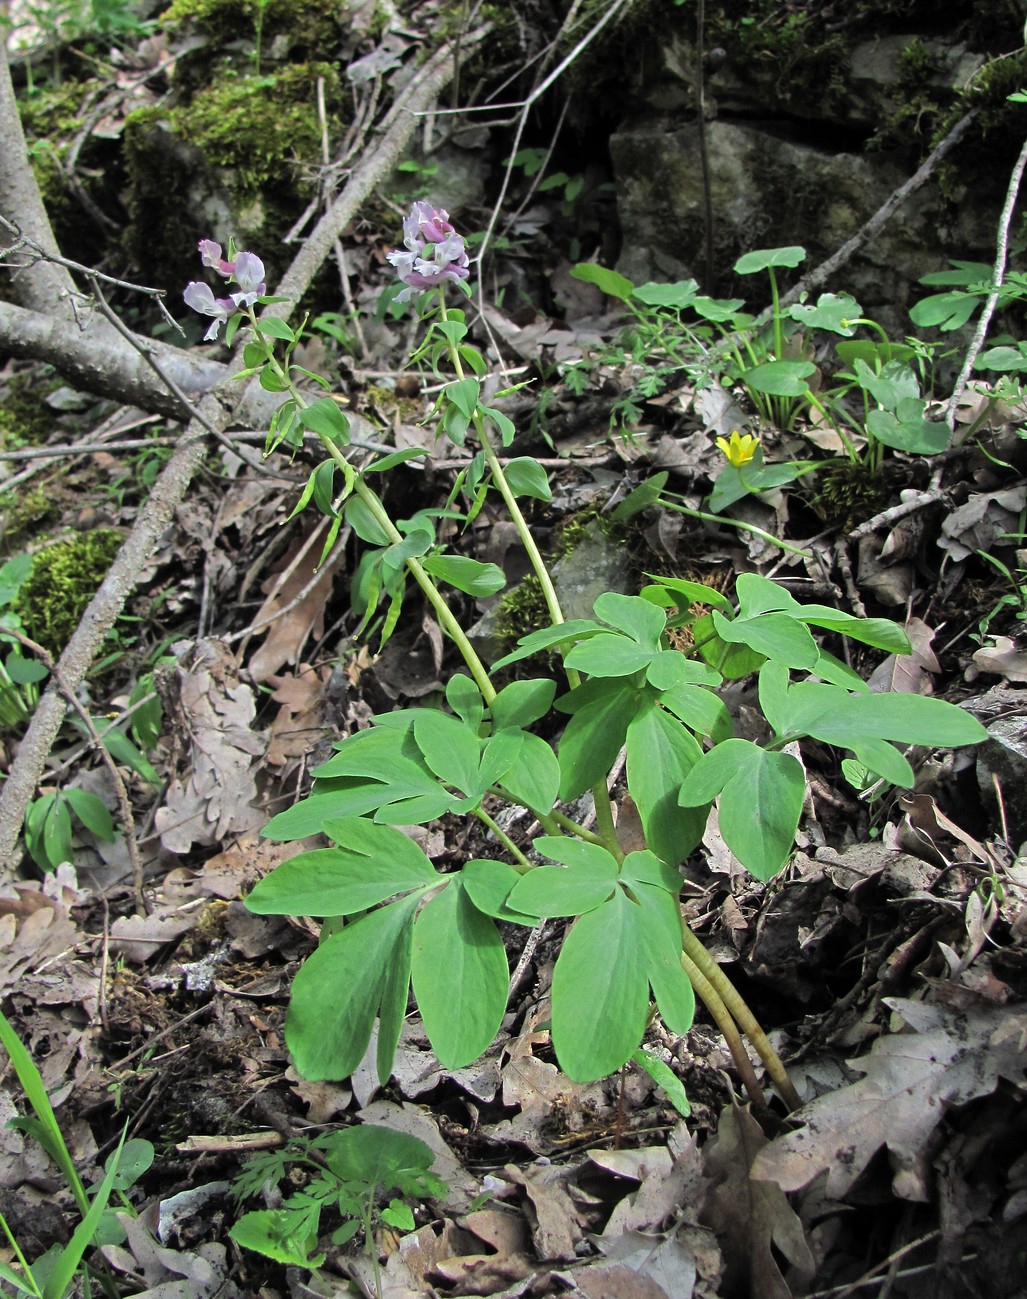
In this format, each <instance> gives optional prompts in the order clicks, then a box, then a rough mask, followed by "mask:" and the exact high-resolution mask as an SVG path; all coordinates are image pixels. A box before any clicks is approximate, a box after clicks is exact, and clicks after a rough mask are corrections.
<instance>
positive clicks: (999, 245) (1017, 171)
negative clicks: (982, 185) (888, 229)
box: [945, 140, 1027, 434]
mask: <svg viewBox="0 0 1027 1299" xmlns="http://www.w3.org/2000/svg"><path fill="white" fill-rule="evenodd" d="M1024 167H1027V140H1025V141H1024V145H1023V148H1022V149H1021V150H1020V156H1019V157H1018V158H1017V160H1016V163H1015V164H1014V166H1013V170H1012V174H1011V175H1010V177H1009V188H1008V190H1007V191H1006V201H1005V203H1004V204H1003V205H1002V213H1001V215H1000V217H999V222H998V237H997V240H996V246H995V267H994V270H993V271H992V275H991V289H990V291H989V293H988V297H987V300H986V301H985V303H984V310H983V311H982V312H981V318H980V320H978V322H977V328H976V329H975V330H974V336H973V338H972V339H971V340H970V346H969V347H968V348H967V350H966V356H965V358H964V360H963V368H962V369H961V370H960V372H959V377H958V378H957V379H956V385H955V387H954V388H953V389H952V396H951V397H950V398H949V401H948V409H947V410H946V412H945V423H946V424H947V425H948V429H949V433H950V434H951V433H954V432H955V431H956V408H957V406H958V405H959V400H960V398H961V397H962V395H963V393H964V392H965V391H966V385H967V381H968V379H969V378H970V372H971V371H972V370H973V367H974V361H976V360H977V357H978V355H979V353H980V350H981V348H982V347H983V346H984V340H985V338H986V337H987V334H988V326H989V325H990V324H991V318H992V316H993V315H994V314H995V307H996V306H997V305H998V296H999V293H1000V292H1001V291H1002V284H1003V281H1004V280H1005V276H1006V261H1007V259H1008V256H1009V226H1010V223H1011V222H1012V220H1013V209H1014V208H1015V207H1016V199H1017V195H1018V194H1019V192H1020V182H1021V180H1022V179H1023V171H1024Z"/></svg>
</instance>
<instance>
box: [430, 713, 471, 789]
mask: <svg viewBox="0 0 1027 1299" xmlns="http://www.w3.org/2000/svg"><path fill="white" fill-rule="evenodd" d="M414 738H415V739H416V741H417V747H418V748H419V749H420V750H421V752H422V754H423V755H424V760H425V762H426V763H427V764H428V766H429V767H430V768H431V770H432V771H433V772H434V773H435V775H436V776H438V777H439V779H440V780H445V781H448V783H449V784H451V785H455V786H456V788H457V789H459V790H462V791H463V792H464V793H465V794H470V793H472V792H474V791H475V790H476V789H477V785H478V766H479V759H480V755H481V745H480V743H479V740H478V735H477V730H476V728H475V729H472V728H471V727H469V726H467V725H466V724H465V723H464V722H462V721H460V720H459V719H458V718H456V717H450V716H449V715H448V714H447V713H438V712H435V711H434V710H432V709H428V708H425V709H422V710H421V711H420V712H419V713H418V714H417V717H416V718H415V720H414Z"/></svg>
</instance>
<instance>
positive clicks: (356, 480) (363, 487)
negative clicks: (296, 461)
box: [250, 308, 496, 704]
mask: <svg viewBox="0 0 1027 1299" xmlns="http://www.w3.org/2000/svg"><path fill="white" fill-rule="evenodd" d="M250 313H251V321H252V324H253V329H254V334H255V336H256V338H257V339H258V340H259V341H260V342H261V343H262V344H263V347H264V351H265V353H266V354H267V359H268V365H269V366H270V368H271V370H272V372H273V373H274V374H275V375H276V376H277V377H278V378H279V379H280V380H282V382H283V383H285V384H286V385H287V386H288V390H289V395H290V396H291V397H292V399H293V401H295V402H296V405H297V406H298V407H299V408H300V410H305V409H306V407H307V406H308V405H309V403H308V402H307V401H306V399H305V398H304V396H303V394H302V393H301V392H300V391H299V390H298V389H297V387H296V385H295V384H294V383H293V381H292V377H291V375H290V374H289V373H288V372H287V371H286V370H285V368H284V367H283V366H282V365H281V364H280V363H279V361H278V359H277V358H276V356H275V354H274V348H273V347H272V346H271V345H270V344H269V343H268V341H267V339H266V338H265V337H264V335H263V334H262V333H261V332H260V323H259V321H258V320H257V319H256V317H255V316H254V315H253V314H252V308H250ZM319 436H320V438H321V441H322V443H323V444H324V448H325V450H326V451H327V452H328V454H329V456H330V457H331V459H332V460H333V462H334V463H335V464H336V465H338V467H339V468H340V469H341V470H342V473H343V477H344V478H345V480H346V483H347V485H349V486H350V487H351V488H352V490H353V492H354V493H355V494H356V495H357V496H359V497H360V499H361V500H362V501H363V502H364V504H365V505H366V506H367V508H368V510H369V511H370V512H371V514H372V515H373V516H374V519H375V522H376V523H377V524H378V526H379V527H380V528H381V529H382V531H383V532H384V533H385V535H386V536H387V537H388V538H389V540H390V541H391V542H392V543H393V544H394V545H395V544H396V543H398V542H401V541H403V539H404V538H403V534H402V533H401V532H400V531H399V529H398V528H397V527H396V525H395V524H394V523H393V521H392V519H391V518H390V516H389V513H388V511H387V510H386V508H385V506H384V505H383V504H382V502H381V501H380V500H379V499H378V497H377V495H376V494H375V493H374V492H373V491H372V490H371V489H370V487H368V486H367V484H366V483H365V482H364V480H363V478H362V477H360V475H359V474H356V473H355V472H354V470H353V466H352V465H351V464H350V463H349V461H348V460H347V459H346V457H345V456H344V455H343V453H342V450H341V448H339V447H338V446H336V445H335V443H334V442H333V441H332V439H331V438H329V437H326V436H325V435H324V434H323V433H322V434H320V435H319ZM406 566H407V570H408V571H409V573H410V575H411V576H412V577H413V579H414V581H415V582H416V583H417V585H418V586H419V587H420V588H421V590H422V591H423V592H424V594H425V597H426V598H427V600H428V603H429V604H430V605H431V606H432V608H433V609H434V610H435V613H436V615H437V617H438V620H439V625H440V626H441V627H442V629H443V631H445V632H446V633H447V634H448V636H449V637H450V639H451V640H452V641H453V642H454V644H455V645H456V647H457V649H458V650H459V651H460V655H461V657H462V658H463V660H464V662H465V663H466V664H467V667H468V669H469V671H470V673H471V676H472V677H473V678H474V683H475V685H476V686H477V687H478V689H479V690H480V691H481V694H482V698H483V699H484V700H485V702H486V703H487V704H491V703H492V701H493V699H495V697H496V689H495V686H493V684H492V680H491V678H490V677H489V673H488V669H487V668H486V667H485V664H484V663H482V661H481V659H480V658H479V657H478V654H477V652H476V651H475V648H474V646H473V645H472V644H471V642H470V641H469V640H468V638H467V634H466V633H465V631H464V629H463V628H462V627H461V626H460V624H459V622H457V620H456V618H455V617H454V615H453V612H452V610H451V609H450V607H449V605H448V604H447V603H446V601H445V599H444V597H443V595H442V592H441V591H440V590H439V588H438V587H437V586H436V585H435V583H434V582H433V581H432V579H431V577H429V575H428V574H427V573H426V572H425V570H424V567H423V565H422V564H421V563H420V561H419V560H417V559H416V558H414V557H411V558H410V559H407V560H406Z"/></svg>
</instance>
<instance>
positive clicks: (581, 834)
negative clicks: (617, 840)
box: [539, 810, 606, 848]
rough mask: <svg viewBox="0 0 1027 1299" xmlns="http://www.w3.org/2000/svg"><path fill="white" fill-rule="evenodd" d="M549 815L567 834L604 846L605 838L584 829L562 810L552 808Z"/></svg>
mask: <svg viewBox="0 0 1027 1299" xmlns="http://www.w3.org/2000/svg"><path fill="white" fill-rule="evenodd" d="M550 815H551V817H552V820H553V821H554V822H555V823H556V825H557V826H558V827H559V829H561V830H565V831H566V832H567V833H568V834H573V835H574V836H576V838H578V839H584V840H585V842H586V843H595V844H598V845H599V846H600V847H601V848H605V847H606V840H605V839H603V838H602V837H601V836H600V835H598V834H593V833H592V831H591V830H586V829H585V827H584V826H583V825H578V823H577V821H572V820H571V818H570V817H569V816H565V815H564V814H563V812H558V811H556V810H554V811H553V812H552V813H551V814H550ZM541 819H542V818H541V817H540V818H539V820H541Z"/></svg>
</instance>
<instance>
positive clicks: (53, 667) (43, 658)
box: [0, 624, 150, 915]
mask: <svg viewBox="0 0 1027 1299" xmlns="http://www.w3.org/2000/svg"><path fill="white" fill-rule="evenodd" d="M0 632H2V633H3V634H4V635H5V636H10V637H11V639H12V640H16V641H17V642H18V644H19V645H21V646H23V647H24V648H25V649H27V650H28V651H29V653H30V654H33V655H34V656H35V657H36V658H37V659H38V660H39V661H40V663H42V665H43V667H45V668H46V670H47V671H48V672H49V673H50V676H51V677H52V678H53V680H54V681H55V682H56V684H57V688H58V690H60V691H61V693H62V694H63V695H64V697H65V699H67V701H68V703H69V704H71V706H72V708H74V710H75V711H76V712H77V713H78V715H79V717H81V719H82V725H83V726H84V727H85V728H86V730H87V731H88V733H89V736H90V739H91V740H92V741H93V748H95V749H96V751H97V753H98V754H99V755H100V758H101V760H102V762H103V764H104V766H105V767H106V768H107V770H108V772H109V773H110V778H111V780H112V781H113V782H114V790H115V793H116V795H117V799H118V811H119V812H120V813H121V821H122V824H123V825H124V828H125V846H126V847H127V848H128V857H129V861H130V862H131V863H132V892H133V893H134V894H135V903H136V911H137V912H138V913H139V915H144V914H147V915H148V914H149V910H150V908H149V906H148V905H147V903H146V897H145V895H144V893H143V863H142V859H141V857H140V856H139V845H138V843H137V842H136V835H135V822H134V819H133V816H132V803H131V801H130V800H129V797H128V790H127V789H126V788H125V782H124V780H122V778H121V772H120V771H119V770H118V766H117V763H116V762H115V761H114V759H113V758H112V757H111V755H110V753H109V752H108V750H107V746H106V744H104V742H103V737H102V736H101V734H100V732H99V731H98V730H97V729H96V723H95V722H94V721H93V719H92V718H91V717H90V716H89V713H88V711H87V710H86V708H85V707H84V705H83V704H82V703H81V702H80V701H79V698H78V696H77V695H76V694H75V692H74V690H71V689H69V687H68V683H67V682H66V681H65V680H64V678H63V677H62V675H61V670H60V668H59V667H58V665H57V664H56V663H55V662H54V658H53V655H52V654H51V653H50V651H49V650H47V649H44V648H43V646H42V645H40V644H38V643H37V642H36V641H34V640H32V639H30V638H29V637H28V636H25V635H23V633H22V632H20V631H15V630H14V629H13V628H12V627H7V626H4V625H2V624H0Z"/></svg>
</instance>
